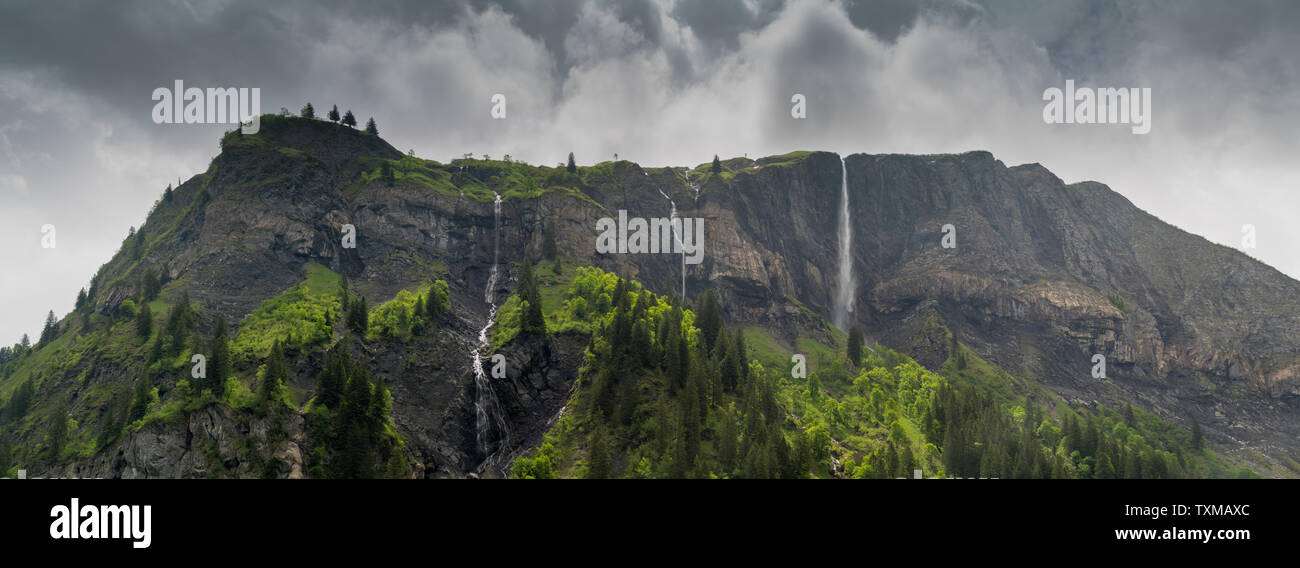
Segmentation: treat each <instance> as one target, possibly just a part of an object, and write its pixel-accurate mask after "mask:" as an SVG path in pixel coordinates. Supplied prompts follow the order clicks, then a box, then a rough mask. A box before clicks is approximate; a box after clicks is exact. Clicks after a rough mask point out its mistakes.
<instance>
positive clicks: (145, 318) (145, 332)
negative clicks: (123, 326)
mask: <svg viewBox="0 0 1300 568" xmlns="http://www.w3.org/2000/svg"><path fill="white" fill-rule="evenodd" d="M135 334H136V335H137V336H139V337H140V338H141V339H149V336H150V335H152V334H153V309H152V308H150V307H149V304H148V303H147V302H146V303H142V304H140V311H138V312H136V314H135Z"/></svg>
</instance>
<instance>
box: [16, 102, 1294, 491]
mask: <svg viewBox="0 0 1300 568" xmlns="http://www.w3.org/2000/svg"><path fill="white" fill-rule="evenodd" d="M845 184H846V185H847V187H845ZM845 190H847V193H848V196H849V199H848V211H847V216H846V218H847V220H848V223H849V228H850V229H851V239H852V241H851V242H852V246H851V249H850V252H851V254H850V255H849V258H850V260H851V263H852V265H851V268H852V270H851V274H852V276H853V281H854V282H855V284H856V285H855V286H854V287H853V289H852V292H853V293H852V294H851V298H852V311H851V312H849V313H850V314H851V317H850V323H851V324H853V325H856V326H858V327H859V328H860V329H861V331H862V332H863V334H864V336H865V340H866V344H867V346H868V347H867V349H866V351H865V352H864V354H863V356H862V358H861V359H860V360H859V361H857V362H851V361H846V358H845V348H846V344H847V343H848V342H849V341H848V339H847V336H846V334H845V333H844V332H843V331H841V330H839V329H836V328H835V327H834V326H832V325H830V323H829V320H830V319H831V318H832V315H833V312H834V311H835V310H836V309H837V308H836V305H835V290H836V287H837V286H838V285H839V280H840V277H839V276H838V274H839V261H838V251H839V244H838V243H839V235H838V231H837V229H838V227H839V224H840V209H841V205H842V199H841V192H842V191H845ZM620 211H623V212H626V213H625V214H626V216H627V217H628V218H646V219H650V218H668V217H670V216H673V215H675V216H676V217H680V218H699V219H703V226H704V241H703V255H702V262H700V263H699V264H686V263H685V262H684V260H683V257H682V256H681V255H677V254H662V253H661V254H652V253H644V254H603V253H600V252H598V248H597V244H596V241H597V237H598V235H599V234H600V231H598V230H597V227H599V226H601V225H600V224H599V223H601V220H602V219H603V218H609V219H618V218H619V216H620ZM947 225H951V227H946V226H947ZM349 238H352V239H354V240H353V241H349V240H348V239H349ZM945 238H947V239H949V240H948V243H947V244H949V245H954V246H951V247H945V246H944V239H945ZM353 242H354V243H355V246H354V247H352V246H348V245H349V244H352V243H353ZM543 257H544V258H543ZM683 273H684V276H683ZM683 289H684V290H685V294H684V297H683ZM19 300H20V299H13V298H11V299H10V301H19ZM430 305H432V306H434V307H432V308H431V307H429V306H430ZM146 308H147V311H146ZM417 308H418V309H417ZM538 308H540V309H538ZM538 311H540V314H539V313H537V312H538ZM142 312H143V313H145V315H141V313H142ZM357 313H360V314H361V315H360V316H358V315H357ZM146 322H147V323H146ZM221 322H228V332H226V334H224V335H223V334H222V332H221V331H220V328H221V327H222V323H221ZM1297 331H1300V283H1298V282H1296V281H1295V280H1292V279H1290V278H1288V277H1286V276H1285V275H1283V274H1281V273H1279V272H1278V271H1276V270H1274V269H1272V268H1269V267H1268V266H1266V265H1264V264H1262V263H1259V262H1258V261H1255V260H1253V259H1251V258H1249V257H1247V256H1245V255H1243V254H1241V253H1239V252H1236V251H1233V250H1231V249H1228V248H1226V247H1222V246H1218V245H1215V244H1212V243H1209V242H1208V241H1205V240H1204V239H1202V238H1200V237H1197V236H1194V235H1191V234H1188V233H1186V232H1183V231H1181V230H1179V229H1177V228H1176V227H1173V226H1170V225H1168V224H1166V223H1163V222H1161V221H1160V220H1159V219H1156V218H1155V217H1153V216H1151V215H1149V214H1147V213H1145V212H1143V211H1141V210H1139V209H1137V208H1136V207H1134V206H1133V205H1132V204H1131V203H1130V202H1129V201H1128V200H1126V199H1125V198H1123V197H1122V196H1120V195H1119V194H1117V193H1115V192H1112V191H1110V190H1109V189H1108V188H1106V187H1105V186H1103V185H1101V184H1097V183H1092V182H1085V183H1078V184H1064V183H1062V182H1061V180H1059V179H1058V178H1056V177H1055V176H1053V175H1052V174H1051V173H1050V172H1048V171H1047V170H1046V169H1044V168H1042V167H1041V166H1039V165H1037V164H1030V165H1022V166H1015V167H1011V168H1008V167H1006V166H1004V165H1003V164H1002V163H1001V162H999V161H998V160H996V159H995V158H994V157H993V156H992V155H990V154H989V153H987V152H970V153H966V154H960V155H933V156H906V155H875V156H873V155H865V154H853V155H850V156H845V157H844V159H843V161H841V159H840V157H839V156H836V155H835V154H831V153H826V152H796V153H792V154H787V155H783V156H773V157H768V158H763V159H759V160H749V159H744V158H735V159H730V160H725V161H719V162H717V165H716V167H715V166H714V165H711V164H707V163H706V164H702V165H699V166H695V167H691V168H643V167H641V166H640V165H637V164H635V163H632V162H628V161H618V162H602V163H599V164H596V165H593V166H590V167H577V168H575V171H573V172H569V171H567V170H566V168H565V167H564V166H562V165H561V166H559V167H555V168H551V167H544V166H532V165H528V164H523V163H519V162H514V161H511V160H510V159H509V157H508V156H507V157H505V158H503V159H501V160H491V159H487V158H486V157H484V158H483V159H475V158H470V157H466V158H464V159H458V160H454V161H453V162H451V163H450V164H442V163H438V162H434V161H429V160H423V159H420V158H417V157H415V156H412V155H404V154H402V153H401V152H399V151H397V150H396V149H394V148H393V147H392V146H391V145H389V144H388V143H386V142H385V141H384V140H382V139H381V138H379V137H378V136H375V135H371V134H368V133H365V132H361V131H357V130H353V129H351V128H347V127H341V126H339V125H336V124H332V123H329V122H325V121H318V120H310V119H301V118H291V117H281V116H265V117H263V121H262V126H261V131H260V132H259V133H258V134H256V135H241V134H239V133H238V132H237V131H235V132H231V133H229V134H227V135H226V136H225V137H224V138H223V140H222V150H221V153H220V154H219V155H218V156H217V157H216V158H214V159H213V161H212V163H211V165H210V166H209V168H208V170H207V171H206V172H204V173H202V174H199V175H196V176H194V177H193V178H191V179H190V180H188V181H186V182H185V183H183V184H181V185H180V186H179V187H176V188H174V189H171V190H169V191H168V192H167V193H165V194H164V197H163V198H161V199H160V200H159V202H158V203H157V204H156V205H155V207H154V209H153V210H152V211H151V213H150V215H149V217H148V219H147V222H146V223H145V224H144V226H143V227H141V228H140V230H139V231H137V232H135V233H134V234H132V235H131V236H130V237H128V239H127V240H126V241H124V243H123V246H122V248H121V250H119V252H118V253H117V254H116V255H115V256H114V257H113V258H112V259H111V260H110V261H109V262H108V263H106V264H105V265H103V266H102V267H101V268H100V270H99V271H98V272H97V273H96V275H95V277H94V279H93V281H92V283H91V286H90V289H89V290H88V298H87V300H86V301H85V302H84V303H81V304H79V307H78V309H77V310H76V311H74V312H73V313H71V314H69V315H68V316H67V317H65V318H64V319H63V320H62V321H61V322H59V324H58V326H57V328H56V329H55V330H54V331H53V333H52V334H51V337H48V338H47V340H46V341H42V342H41V343H40V344H38V345H37V346H33V347H32V348H31V349H23V348H22V347H21V346H16V347H15V348H14V349H12V350H8V351H6V354H5V355H4V357H0V361H3V362H0V400H3V401H5V406H4V408H5V411H4V413H3V416H2V417H0V423H3V426H0V444H4V445H3V446H0V468H8V469H16V468H18V467H20V466H22V467H24V468H26V469H28V470H30V471H31V474H33V475H53V476H79V477H85V476H90V477H198V476H221V477H224V476H237V477H254V476H267V477H358V476H377V475H383V476H391V477H459V476H465V475H486V476H500V475H514V476H516V477H546V476H551V475H561V476H579V475H586V476H593V477H599V476H605V475H619V476H652V477H653V476H672V477H680V476H710V475H713V476H723V477H725V476H748V477H755V476H779V477H802V476H806V475H812V476H819V477H826V476H833V477H871V476H875V477H879V476H890V475H893V474H895V473H903V474H905V473H906V472H908V471H910V470H911V469H913V467H911V466H915V469H920V470H922V471H923V472H924V473H925V474H926V475H969V476H973V475H979V474H989V473H992V474H1001V476H1020V477H1026V476H1040V477H1046V476H1052V477H1107V476H1117V475H1127V476H1130V477H1132V476H1148V477H1168V476H1177V475H1189V476H1234V475H1262V476H1269V477H1282V476H1286V477H1290V476H1296V475H1297V474H1300V464H1298V463H1297V461H1296V460H1297V459H1298V458H1297V454H1300V447H1297V443H1296V440H1297V435H1300V419H1298V418H1297V413H1296V410H1297V406H1298V405H1300V397H1298V395H1300V334H1297ZM480 337H481V338H482V340H481V339H480ZM719 338H722V339H719ZM674 344H679V345H680V351H679V352H678V353H677V355H678V356H677V357H674V356H673V355H672V351H673V350H672V349H671V346H672V345H674ZM196 354H197V355H203V356H204V363H205V365H206V372H207V373H209V374H211V376H205V377H200V376H195V375H196V373H195V364H196V363H195V359H194V355H196ZM475 354H481V355H482V369H481V371H480V372H476V370H475V366H474V365H473V362H474V360H475ZM498 354H499V355H502V356H503V357H502V358H500V359H494V358H492V357H491V355H498ZM795 354H799V355H802V356H803V357H804V359H805V360H806V361H807V366H808V373H807V376H802V375H798V374H795V373H792V372H790V369H789V368H790V366H791V361H792V359H791V356H792V355H795ZM1095 355H1101V356H1103V357H1104V358H1105V376H1104V377H1097V378H1094V374H1093V372H1094V369H1095V367H1096V364H1095V363H1094V356H1095ZM218 369H220V370H218ZM501 371H504V373H501ZM497 374H503V375H504V376H500V377H498V376H496V375H497ZM200 375H202V373H200ZM212 377H217V378H216V379H214V378H212ZM778 434H779V435H778ZM968 441H969V442H971V443H969V444H968V443H966V442H968ZM971 447H977V448H982V449H979V450H978V451H976V450H970V449H969V448H971ZM971 452H975V453H971Z"/></svg>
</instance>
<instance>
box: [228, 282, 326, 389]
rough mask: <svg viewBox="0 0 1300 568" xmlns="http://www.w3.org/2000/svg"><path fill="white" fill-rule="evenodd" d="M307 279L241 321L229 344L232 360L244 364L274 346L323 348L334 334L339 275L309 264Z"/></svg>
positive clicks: (268, 353)
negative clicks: (335, 287)
mask: <svg viewBox="0 0 1300 568" xmlns="http://www.w3.org/2000/svg"><path fill="white" fill-rule="evenodd" d="M306 269H307V279H306V280H305V281H303V282H301V283H299V284H296V285H294V286H293V287H292V288H290V289H289V290H288V291H286V292H285V293H283V294H280V295H279V296H276V297H274V298H271V299H269V300H266V301H265V302H262V305H260V306H258V307H257V309H256V310H253V313H251V314H249V315H248V316H247V317H245V318H244V321H243V322H242V323H240V325H239V331H238V333H236V334H235V337H234V338H233V339H232V340H231V341H230V352H231V357H233V358H234V360H235V361H237V362H239V364H241V365H244V364H247V363H249V362H252V361H253V360H256V359H263V358H266V357H267V356H269V355H270V354H271V348H272V347H273V346H274V345H275V343H276V342H277V341H278V342H282V343H284V344H285V345H286V346H287V347H289V348H293V349H307V348H310V347H314V346H318V345H323V344H324V343H326V342H328V341H329V339H330V338H331V337H333V335H334V325H333V323H334V314H336V313H338V311H339V299H338V297H337V296H336V295H335V294H334V291H335V290H334V284H335V282H336V281H337V279H338V275H337V274H335V273H334V272H333V271H331V270H330V269H328V268H325V267H324V266H321V265H319V264H314V263H312V264H308V265H307V267H306Z"/></svg>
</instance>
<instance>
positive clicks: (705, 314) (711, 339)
mask: <svg viewBox="0 0 1300 568" xmlns="http://www.w3.org/2000/svg"><path fill="white" fill-rule="evenodd" d="M695 325H696V327H698V328H700V333H702V334H703V335H704V346H705V348H707V349H709V350H710V351H712V350H713V346H714V344H715V343H717V340H718V333H719V330H721V329H722V312H721V311H720V310H719V308H718V300H717V298H716V297H715V296H714V295H713V290H705V291H704V295H703V296H701V297H700V306H699V310H698V312H697V313H696V317H695Z"/></svg>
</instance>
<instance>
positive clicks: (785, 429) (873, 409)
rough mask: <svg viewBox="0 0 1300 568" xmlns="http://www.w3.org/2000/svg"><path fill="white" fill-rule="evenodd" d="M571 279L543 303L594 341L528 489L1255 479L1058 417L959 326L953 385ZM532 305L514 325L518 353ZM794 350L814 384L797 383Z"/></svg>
mask: <svg viewBox="0 0 1300 568" xmlns="http://www.w3.org/2000/svg"><path fill="white" fill-rule="evenodd" d="M568 274H571V276H568V275H560V274H557V278H555V279H553V280H550V281H545V280H544V281H542V284H543V286H542V288H541V289H540V291H539V293H540V295H541V296H542V297H546V296H547V295H549V294H553V293H555V290H557V289H558V290H560V291H561V293H560V295H561V298H560V301H559V303H558V304H557V308H558V309H556V310H552V311H548V312H547V314H546V320H547V325H548V326H549V327H551V328H552V329H559V330H564V331H565V332H568V333H581V334H587V335H588V336H589V337H590V344H589V346H588V348H587V353H586V356H585V363H584V366H583V368H582V371H581V375H580V377H579V379H578V382H577V387H576V388H575V390H574V394H573V395H572V399H571V400H570V402H569V405H568V409H569V410H568V411H566V413H565V414H564V415H563V417H562V418H561V419H560V420H559V421H558V422H557V423H556V424H555V425H554V426H553V427H552V428H551V430H550V431H549V432H547V434H546V435H545V437H544V440H543V443H542V444H541V445H540V447H539V448H538V449H537V450H535V451H534V452H532V453H530V454H528V455H525V456H522V457H520V458H519V459H517V460H516V462H515V463H514V464H513V465H512V468H511V473H512V476H513V477H516V478H550V477H606V476H609V477H847V478H882V477H903V476H906V477H910V476H911V475H912V472H913V471H914V470H920V471H922V472H923V473H924V474H925V475H926V476H929V477H1003V478H1028V477H1044V478H1048V477H1050V478H1073V477H1079V478H1111V477H1130V478H1166V477H1183V476H1189V475H1193V476H1198V477H1200V476H1207V477H1235V476H1241V475H1247V474H1248V471H1247V470H1246V469H1245V468H1239V467H1238V468H1234V467H1232V466H1231V465H1230V464H1228V463H1227V462H1226V461H1224V460H1223V459H1222V458H1221V457H1219V456H1217V455H1215V454H1214V453H1212V452H1209V451H1207V450H1204V449H1199V448H1197V447H1196V444H1197V442H1196V441H1195V440H1196V436H1195V433H1189V432H1188V431H1187V430H1184V429H1181V428H1178V427H1176V426H1173V425H1171V424H1169V423H1167V422H1164V421H1161V420H1159V419H1158V418H1156V417H1155V416H1153V415H1150V414H1146V413H1143V412H1140V411H1136V410H1135V409H1133V408H1131V407H1127V408H1125V409H1124V410H1123V412H1122V413H1121V412H1115V411H1113V410H1109V409H1106V408H1104V407H1097V408H1094V409H1091V410H1089V409H1083V408H1073V407H1069V406H1064V405H1061V404H1056V403H1054V402H1053V400H1054V399H1053V398H1052V397H1051V395H1050V393H1047V392H1045V391H1044V390H1042V389H1041V388H1039V387H1037V386H1036V385H1034V384H1033V383H1030V382H1028V381H1025V380H1023V379H1017V378H1015V377H1012V376H1011V375H1009V374H1007V373H1005V372H1004V371H1002V370H1000V369H997V368H996V367H993V366H992V365H989V364H988V363H987V362H985V361H983V360H982V359H980V358H979V357H978V356H976V355H975V354H974V353H973V352H970V351H969V350H968V349H966V348H965V346H962V345H961V344H960V343H959V342H957V340H956V337H955V335H953V334H951V333H950V332H947V330H946V329H943V330H942V331H943V333H944V335H946V336H947V337H949V341H950V342H951V344H950V357H949V360H948V361H947V362H946V363H945V364H944V366H943V367H942V368H941V369H940V371H939V372H931V371H928V370H926V369H925V368H923V367H921V366H920V365H919V364H917V363H916V362H915V361H913V360H912V359H910V358H908V357H907V356H905V355H902V354H900V353H897V352H894V351H891V350H889V349H886V348H884V347H881V346H875V347H874V348H873V349H871V350H867V351H862V352H860V353H859V355H860V363H859V364H856V365H855V364H851V362H850V361H849V360H848V358H847V357H845V351H844V350H842V349H843V348H839V349H837V348H835V347H834V346H832V345H826V344H823V343H821V342H820V341H816V340H813V339H810V338H807V337H801V338H799V339H798V340H797V341H795V345H796V346H795V347H788V346H785V345H784V344H783V343H782V342H781V341H778V340H776V339H775V338H773V337H772V336H771V335H769V334H767V332H766V331H765V330H762V329H761V328H747V329H745V330H743V333H741V332H740V331H737V330H730V329H728V327H727V326H726V325H725V322H723V321H722V319H721V316H720V312H721V310H720V306H718V305H717V302H716V299H715V298H714V297H713V295H712V294H711V293H707V292H706V293H705V294H702V295H701V297H700V298H699V303H698V308H697V311H692V310H690V309H685V308H684V307H682V306H676V305H674V304H672V302H671V301H670V300H669V299H667V298H663V297H657V296H655V295H654V294H651V293H650V292H648V291H646V290H644V289H642V288H641V286H640V285H639V284H637V283H635V282H629V281H626V280H622V279H620V278H618V277H617V276H615V275H613V274H609V273H605V272H603V271H601V270H599V269H595V268H577V269H575V270H573V271H572V272H570V273H568ZM516 298H517V297H512V298H511V300H510V301H507V303H506V306H504V307H503V310H502V312H501V314H502V320H501V321H500V322H499V324H498V325H499V326H501V327H500V328H499V330H501V331H504V334H505V336H506V337H507V339H505V340H504V341H509V340H510V338H513V335H511V333H512V332H514V326H513V325H512V322H514V321H517V318H518V317H519V316H518V312H519V309H520V305H521V302H515V303H512V301H516ZM506 308H508V309H506ZM516 333H517V332H516ZM859 333H860V331H859ZM855 335H856V334H853V333H850V335H849V342H850V344H852V343H853V342H854V336H855ZM833 337H836V338H837V339H836V340H837V341H844V336H843V335H842V334H841V335H836V336H833ZM504 341H503V342H504ZM494 343H496V342H495V341H494ZM496 344H497V345H498V346H499V345H501V343H496ZM840 345H844V343H840ZM858 349H860V348H858ZM795 353H800V354H802V355H804V360H805V361H806V363H807V365H808V367H807V371H808V372H807V374H806V375H802V376H801V375H799V374H797V373H794V372H792V371H793V370H794V366H793V365H792V360H791V356H792V355H793V354H795Z"/></svg>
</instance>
